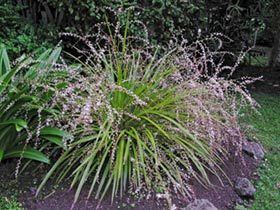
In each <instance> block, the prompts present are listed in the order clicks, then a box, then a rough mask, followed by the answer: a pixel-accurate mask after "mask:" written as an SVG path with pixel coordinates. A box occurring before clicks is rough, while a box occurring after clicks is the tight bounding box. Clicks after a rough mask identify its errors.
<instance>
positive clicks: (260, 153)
mask: <svg viewBox="0 0 280 210" xmlns="http://www.w3.org/2000/svg"><path fill="white" fill-rule="evenodd" d="M242 149H243V151H244V152H246V153H247V154H248V155H251V156H253V157H254V158H256V159H263V158H264V150H263V147H262V146H261V145H260V144H258V143H256V142H250V141H247V142H246V143H244V144H243V147H242Z"/></svg>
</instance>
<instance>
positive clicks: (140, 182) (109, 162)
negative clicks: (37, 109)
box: [38, 22, 255, 203]
mask: <svg viewBox="0 0 280 210" xmlns="http://www.w3.org/2000/svg"><path fill="white" fill-rule="evenodd" d="M105 25H106V26H105V28H104V25H102V24H98V25H97V26H96V27H97V31H98V32H99V33H96V34H94V35H92V36H86V37H83V36H78V35H75V34H69V33H66V34H63V35H66V36H71V37H72V38H76V39H78V41H80V42H83V43H85V45H86V46H87V49H86V48H84V49H76V50H77V51H78V52H79V53H80V54H82V55H83V56H82V57H81V59H82V60H79V62H80V64H81V66H78V67H77V66H74V67H73V66H68V65H66V64H65V63H64V64H63V65H62V66H61V68H62V69H67V70H68V71H69V73H68V74H67V75H65V77H64V78H60V79H56V80H55V82H56V83H57V84H64V86H63V88H62V89H61V90H59V91H55V95H54V96H53V98H52V104H55V106H56V107H59V109H60V112H61V113H62V114H61V115H59V116H56V118H53V119H52V122H51V123H52V124H53V125H56V126H58V127H59V128H61V129H64V130H66V131H68V132H70V133H71V134H72V136H73V138H72V139H70V140H68V141H65V142H64V144H65V145H66V147H67V149H66V150H65V152H63V154H62V155H61V156H60V157H59V158H58V160H57V161H56V163H55V164H54V165H53V167H52V168H51V169H50V171H49V172H48V174H47V175H46V177H45V179H44V181H43V182H42V184H41V185H40V187H39V189H38V192H39V191H40V190H41V189H42V187H43V186H44V184H45V183H46V182H47V181H48V179H49V178H50V177H52V176H54V175H55V174H57V180H58V182H60V181H62V180H64V179H66V178H69V177H71V178H72V180H73V181H72V184H71V187H77V191H76V196H75V201H74V203H75V202H76V201H77V199H78V197H79V194H80V192H81V190H82V188H83V187H84V186H85V184H86V183H87V185H89V186H90V189H89V194H88V196H90V195H91V194H92V192H96V193H95V196H96V198H103V197H104V196H105V195H106V193H107V192H108V191H110V192H111V197H112V199H113V198H114V197H115V196H117V195H122V194H123V193H125V192H127V191H134V192H138V193H141V192H145V193H146V194H147V195H150V194H151V193H152V192H154V191H155V189H160V191H161V192H162V193H167V194H171V193H172V192H175V193H178V195H181V196H183V197H185V196H190V195H191V189H190V188H189V185H188V181H189V178H190V177H195V178H196V179H197V180H199V181H200V182H201V183H203V184H209V180H208V178H207V172H211V173H213V174H217V170H220V169H219V163H220V162H221V161H222V157H223V156H225V157H226V155H227V150H228V149H229V148H234V149H235V150H236V155H240V151H241V150H240V148H241V145H242V140H243V135H242V132H241V130H240V127H239V125H238V121H237V119H238V117H237V115H238V111H239V107H240V106H242V105H247V104H250V105H255V102H254V100H253V99H252V98H251V97H250V94H249V93H248V92H247V91H246V89H245V88H244V87H245V85H246V84H247V83H249V82H251V80H250V79H248V78H244V80H243V81H241V82H237V81H234V80H230V79H228V78H223V77H220V75H221V73H222V72H223V71H230V74H229V76H230V75H231V74H232V72H233V71H234V70H235V68H236V67H237V65H238V64H239V62H240V60H241V58H242V57H241V58H238V59H237V63H236V64H235V65H234V66H226V65H224V64H223V58H224V56H225V54H229V56H233V55H232V54H230V53H225V52H223V51H219V50H220V49H221V48H222V39H223V36H222V35H221V34H215V35H212V36H210V37H208V38H207V39H205V40H198V41H196V42H194V43H193V44H190V43H188V42H187V41H186V40H182V41H180V42H179V41H178V40H173V41H170V42H169V43H170V45H169V46H166V47H165V48H164V47H163V48H159V47H155V46H153V45H151V44H150V43H149V39H148V38H147V39H143V38H139V37H135V36H130V35H129V33H128V31H129V27H130V26H129V25H130V23H128V22H127V23H126V25H125V26H123V27H121V24H119V23H118V24H117V25H116V26H115V27H113V25H108V24H105ZM104 31H109V33H105V32H104ZM121 31H123V33H122V32H121ZM76 59H77V60H78V58H76ZM58 172H59V173H58Z"/></svg>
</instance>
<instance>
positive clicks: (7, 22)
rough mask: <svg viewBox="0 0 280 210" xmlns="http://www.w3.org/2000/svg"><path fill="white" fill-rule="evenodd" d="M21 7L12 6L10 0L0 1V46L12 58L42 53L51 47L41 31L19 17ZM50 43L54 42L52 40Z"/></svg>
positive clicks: (43, 31) (44, 32) (36, 26)
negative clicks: (36, 52)
mask: <svg viewBox="0 0 280 210" xmlns="http://www.w3.org/2000/svg"><path fill="white" fill-rule="evenodd" d="M22 9H23V8H22V6H19V5H14V4H13V3H12V1H11V0H0V27H1V31H0V45H1V44H3V45H5V47H6V49H7V50H8V51H9V53H10V55H11V57H12V58H14V59H15V58H16V57H18V56H20V55H22V54H23V53H33V51H35V50H37V51H38V54H40V53H42V52H43V51H44V50H46V49H47V48H49V47H51V46H52V45H51V44H50V42H48V39H47V36H46V35H45V34H47V33H46V30H47V29H45V30H43V29H42V28H41V27H39V26H38V25H34V24H33V23H32V22H30V21H29V20H28V19H26V18H23V17H22V16H21V15H20V12H21V11H22ZM51 39H52V42H54V41H55V40H54V39H53V38H51Z"/></svg>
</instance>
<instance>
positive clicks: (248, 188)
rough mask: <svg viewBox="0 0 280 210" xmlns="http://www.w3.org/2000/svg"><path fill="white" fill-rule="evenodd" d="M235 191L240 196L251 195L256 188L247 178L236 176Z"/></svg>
mask: <svg viewBox="0 0 280 210" xmlns="http://www.w3.org/2000/svg"><path fill="white" fill-rule="evenodd" d="M235 191H236V193H237V194H238V195H239V196H241V197H253V196H254V193H255V192H256V189H255V187H254V186H253V184H252V183H251V182H250V180H249V179H247V178H240V177H238V178H237V180H236V183H235Z"/></svg>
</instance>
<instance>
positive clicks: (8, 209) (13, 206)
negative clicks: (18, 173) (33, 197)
mask: <svg viewBox="0 0 280 210" xmlns="http://www.w3.org/2000/svg"><path fill="white" fill-rule="evenodd" d="M0 209H3V210H23V208H22V206H21V204H20V203H18V202H17V201H16V199H14V198H6V197H0Z"/></svg>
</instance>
